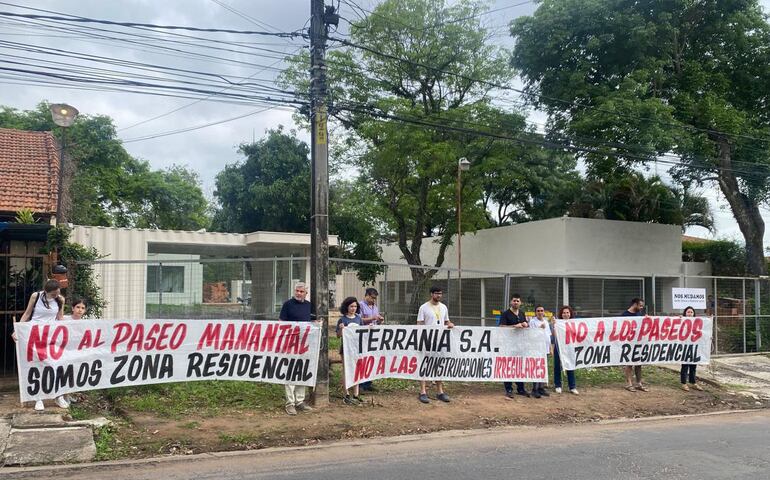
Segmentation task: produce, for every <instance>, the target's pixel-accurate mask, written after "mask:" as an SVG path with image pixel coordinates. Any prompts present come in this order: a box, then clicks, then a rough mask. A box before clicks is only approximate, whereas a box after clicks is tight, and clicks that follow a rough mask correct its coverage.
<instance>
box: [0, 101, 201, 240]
mask: <svg viewBox="0 0 770 480" xmlns="http://www.w3.org/2000/svg"><path fill="white" fill-rule="evenodd" d="M0 127H4V128H15V129H20V130H34V131H52V132H54V133H55V134H56V135H58V136H61V135H62V133H61V129H60V128H59V127H57V126H56V125H55V124H54V123H53V120H52V119H51V114H50V111H49V109H48V104H47V103H45V102H43V103H40V104H39V105H38V106H37V108H36V109H35V110H27V111H18V110H15V109H12V108H9V107H1V108H0ZM66 148H67V155H68V157H69V158H70V159H71V160H72V161H73V163H74V165H75V173H74V176H73V179H72V186H71V188H70V196H71V199H70V200H71V202H70V203H71V204H72V211H71V212H70V216H69V220H70V221H71V222H73V223H76V224H79V225H101V226H115V227H145V228H167V229H189V230H197V229H199V228H205V227H207V226H208V224H209V219H208V217H207V210H208V204H207V202H206V199H205V197H204V196H203V192H202V190H201V188H200V185H199V181H198V177H197V174H195V173H194V172H192V171H190V170H189V169H187V168H185V167H180V166H174V167H171V168H169V169H166V170H152V169H151V168H150V165H149V163H147V162H145V161H142V160H138V159H135V158H133V157H132V156H131V155H129V154H128V152H126V150H125V149H124V148H123V145H122V144H121V143H120V140H119V139H118V136H117V132H116V130H115V126H114V125H113V123H112V119H111V118H109V117H106V116H102V115H96V116H89V115H80V116H79V117H78V118H77V120H76V121H75V123H74V124H73V125H72V126H71V127H69V128H68V129H67V131H66Z"/></svg>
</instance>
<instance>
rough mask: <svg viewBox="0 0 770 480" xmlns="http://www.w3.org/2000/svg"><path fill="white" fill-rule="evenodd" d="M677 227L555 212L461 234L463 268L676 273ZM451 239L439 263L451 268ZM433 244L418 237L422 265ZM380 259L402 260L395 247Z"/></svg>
mask: <svg viewBox="0 0 770 480" xmlns="http://www.w3.org/2000/svg"><path fill="white" fill-rule="evenodd" d="M681 237H682V231H681V228H680V227H679V226H677V225H660V224H654V223H639V222H621V221H614V220H596V219H590V218H571V217H561V218H553V219H548V220H541V221H537V222H527V223H522V224H517V225H509V226H505V227H498V228H490V229H485V230H479V231H477V232H476V233H471V234H464V235H463V239H462V267H463V269H477V270H486V271H493V272H507V273H508V272H509V273H518V274H557V275H624V276H650V275H652V274H653V273H655V274H659V275H661V274H666V275H668V274H671V275H679V274H680V271H681V268H682V267H681V264H682V259H681V257H682V254H681V243H682V238H681ZM456 244H457V242H456V238H455V242H454V243H453V245H451V246H450V247H448V248H447V250H446V254H445V261H444V264H443V266H444V267H454V268H456V267H457V249H456ZM437 254H438V244H437V243H436V242H434V241H432V240H431V239H426V240H425V241H424V242H423V248H422V259H423V263H424V264H433V263H434V262H435V259H436V256H437ZM383 259H384V260H385V261H386V262H393V263H403V262H404V259H403V255H402V254H401V252H400V250H399V249H398V246H397V245H395V244H388V245H385V246H384V247H383Z"/></svg>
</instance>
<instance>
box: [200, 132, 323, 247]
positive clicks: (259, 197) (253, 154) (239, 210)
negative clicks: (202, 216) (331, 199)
mask: <svg viewBox="0 0 770 480" xmlns="http://www.w3.org/2000/svg"><path fill="white" fill-rule="evenodd" d="M239 152H240V153H241V154H243V155H245V157H246V159H245V160H244V161H243V162H238V163H235V164H232V165H226V166H225V169H224V170H222V171H221V172H219V173H218V174H217V177H216V190H215V191H214V196H215V197H217V200H219V208H218V210H217V211H216V213H215V214H214V220H213V225H212V228H214V229H215V230H218V231H224V232H255V231H257V230H267V231H275V232H309V231H310V148H309V147H308V146H307V144H306V143H305V142H303V141H301V140H300V139H298V138H297V136H296V134H295V132H290V133H288V134H287V133H284V131H283V128H281V127H279V128H278V129H275V130H268V132H267V135H266V136H265V138H263V139H261V140H259V141H258V142H256V143H249V144H242V145H241V146H240V148H239Z"/></svg>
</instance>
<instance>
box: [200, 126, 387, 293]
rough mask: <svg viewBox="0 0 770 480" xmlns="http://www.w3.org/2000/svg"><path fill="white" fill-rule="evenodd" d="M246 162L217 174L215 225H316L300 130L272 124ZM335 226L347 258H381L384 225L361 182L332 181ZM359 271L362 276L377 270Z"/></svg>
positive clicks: (234, 228) (283, 228)
mask: <svg viewBox="0 0 770 480" xmlns="http://www.w3.org/2000/svg"><path fill="white" fill-rule="evenodd" d="M240 151H241V153H242V154H244V155H245V156H246V159H245V160H244V161H243V162H239V163H236V164H233V165H227V166H225V169H224V170H223V171H221V172H220V173H219V174H217V178H216V191H215V192H214V195H215V196H216V197H217V199H218V200H219V204H220V205H219V209H218V210H217V212H216V214H215V215H214V221H213V228H214V229H215V230H219V231H227V232H254V231H258V230H267V231H277V232H308V231H309V230H310V148H309V147H308V145H307V144H306V143H305V142H303V141H302V140H300V139H298V138H297V136H296V134H295V132H289V133H286V132H284V130H283V128H278V129H276V130H269V131H268V132H267V135H266V136H265V138H263V139H261V140H259V141H258V142H256V143H253V144H244V145H241V148H240ZM329 195H330V199H329V211H330V218H329V221H330V224H329V231H330V233H332V234H337V235H339V240H340V251H339V252H338V255H340V256H342V257H344V258H352V259H359V260H379V259H380V250H379V247H378V245H377V241H378V239H379V238H380V230H378V224H377V220H376V215H375V214H374V208H375V206H374V205H373V202H372V201H371V199H370V196H369V194H368V191H367V190H366V188H365V186H364V185H363V184H361V183H359V182H350V181H342V180H337V181H334V182H332V183H331V185H330V192H329ZM377 271H378V270H377V269H376V267H375V268H363V269H361V270H360V271H359V274H360V277H361V279H362V281H366V280H371V279H373V278H374V276H375V275H376V274H377Z"/></svg>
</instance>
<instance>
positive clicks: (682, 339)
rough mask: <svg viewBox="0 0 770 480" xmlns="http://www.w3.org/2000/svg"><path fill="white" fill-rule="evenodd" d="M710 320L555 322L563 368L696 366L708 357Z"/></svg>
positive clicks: (615, 318)
mask: <svg viewBox="0 0 770 480" xmlns="http://www.w3.org/2000/svg"><path fill="white" fill-rule="evenodd" d="M711 327H712V320H711V318H710V317H678V316H675V317H665V316H663V317H651V316H646V317H606V318H580V319H575V320H568V321H557V322H556V324H555V327H554V333H555V334H556V341H558V342H559V352H560V354H561V362H562V366H563V368H564V369H565V370H575V369H578V368H589V367H608V366H612V365H643V364H645V365H651V364H663V363H695V364H699V365H707V364H708V363H709V360H710V358H711Z"/></svg>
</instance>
